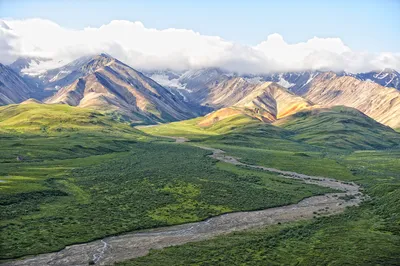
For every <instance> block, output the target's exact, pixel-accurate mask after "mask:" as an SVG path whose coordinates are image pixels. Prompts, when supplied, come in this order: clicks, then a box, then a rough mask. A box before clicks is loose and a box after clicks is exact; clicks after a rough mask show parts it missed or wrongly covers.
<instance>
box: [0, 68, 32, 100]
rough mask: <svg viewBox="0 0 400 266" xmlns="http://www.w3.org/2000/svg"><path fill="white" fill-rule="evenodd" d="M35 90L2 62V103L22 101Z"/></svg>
mask: <svg viewBox="0 0 400 266" xmlns="http://www.w3.org/2000/svg"><path fill="white" fill-rule="evenodd" d="M33 93H34V90H33V89H32V88H31V87H30V86H29V84H27V83H26V82H25V80H24V79H22V78H21V77H20V76H19V75H18V74H17V73H16V72H14V71H13V70H12V69H11V68H10V67H8V66H5V65H3V64H0V105H6V104H11V103H19V102H22V101H24V100H26V99H28V98H30V97H31V96H32V94H33Z"/></svg>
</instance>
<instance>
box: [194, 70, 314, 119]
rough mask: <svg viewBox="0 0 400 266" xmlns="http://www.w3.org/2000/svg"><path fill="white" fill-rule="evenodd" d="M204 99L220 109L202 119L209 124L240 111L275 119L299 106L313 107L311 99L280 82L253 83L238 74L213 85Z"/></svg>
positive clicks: (299, 108)
mask: <svg viewBox="0 0 400 266" xmlns="http://www.w3.org/2000/svg"><path fill="white" fill-rule="evenodd" d="M204 103H205V104H207V105H208V106H211V107H213V108H214V109H218V110H217V111H215V112H213V113H211V114H209V115H207V116H206V117H205V120H204V121H202V122H201V123H200V124H201V125H202V126H210V125H211V124H213V123H215V122H217V121H220V120H223V119H225V118H227V117H231V116H233V115H237V114H244V115H246V116H249V117H252V118H256V119H258V120H260V121H263V122H273V121H276V120H278V119H280V118H282V117H285V116H288V115H291V114H293V113H296V112H298V111H300V110H305V109H311V108H314V105H313V104H312V103H311V102H309V101H307V100H306V99H304V98H302V97H300V96H297V95H295V94H293V93H292V92H290V91H288V90H287V89H286V88H284V87H282V86H280V85H278V84H277V83H273V82H264V83H260V84H254V83H249V82H248V81H246V80H245V79H244V78H237V77H236V78H231V79H229V80H227V81H224V82H222V83H219V84H218V85H217V86H215V87H212V88H211V90H210V93H209V94H208V97H207V98H206V99H205V100H204Z"/></svg>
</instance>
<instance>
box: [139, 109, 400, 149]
mask: <svg viewBox="0 0 400 266" xmlns="http://www.w3.org/2000/svg"><path fill="white" fill-rule="evenodd" d="M204 120H208V118H207V116H206V117H204V118H196V119H192V120H187V121H180V122H174V123H170V124H163V125H159V126H154V127H144V128H141V130H142V131H144V132H146V133H148V134H153V135H164V136H182V137H188V138H189V139H191V140H195V141H205V142H208V143H210V142H216V143H218V144H232V145H240V146H248V147H254V148H274V149H275V148H276V149H280V148H279V147H278V146H279V145H285V146H287V149H291V148H293V147H294V148H295V149H299V146H303V148H300V150H303V149H304V148H305V149H312V148H311V146H313V147H314V148H313V149H321V148H323V149H326V148H330V149H342V150H359V149H386V148H392V147H396V146H398V145H400V134H399V133H398V132H396V131H394V130H393V129H391V128H390V127H387V126H384V125H382V124H380V123H378V122H376V121H375V120H373V119H372V118H370V117H368V116H366V115H364V114H362V113H361V112H359V111H357V110H356V109H353V108H348V107H343V106H338V107H332V108H330V109H327V108H323V109H313V110H308V111H301V112H298V113H296V114H294V115H291V116H289V117H285V118H283V119H280V120H278V121H277V122H275V123H273V124H268V123H262V122H260V121H259V120H257V119H255V118H252V117H250V116H248V115H246V114H243V113H239V114H235V115H233V116H229V117H227V118H224V119H220V120H217V121H215V122H214V123H212V124H211V125H208V126H203V124H204V123H203V121H204ZM291 146H292V147H291ZM281 149H282V147H281Z"/></svg>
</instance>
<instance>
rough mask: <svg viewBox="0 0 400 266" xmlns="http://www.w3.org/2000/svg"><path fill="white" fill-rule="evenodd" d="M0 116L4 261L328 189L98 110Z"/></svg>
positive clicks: (19, 109)
mask: <svg viewBox="0 0 400 266" xmlns="http://www.w3.org/2000/svg"><path fill="white" fill-rule="evenodd" d="M0 113H1V121H0V125H1V134H0V138H1V143H2V146H1V147H0V149H1V153H0V154H1V155H0V166H1V167H0V180H1V182H0V191H1V195H0V208H1V210H0V213H1V222H0V228H1V236H0V238H1V239H0V240H1V241H0V244H1V247H0V250H1V252H0V255H1V258H2V259H10V258H17V257H21V256H24V255H29V254H39V253H44V252H50V251H56V250H60V249H62V248H63V247H65V246H66V245H70V244H74V243H82V242H87V241H90V240H94V239H98V238H102V237H105V236H109V235H116V234H121V233H123V232H129V231H133V230H141V229H146V228H153V227H159V226H166V225H172V224H180V223H187V222H193V221H199V220H204V219H206V218H208V217H211V216H215V215H218V214H221V213H226V212H233V211H240V210H257V209H265V208H269V207H274V206H280V205H287V204H291V203H295V202H298V201H300V200H301V199H303V198H305V197H310V196H312V195H318V194H324V193H326V192H329V191H331V190H330V189H327V188H321V187H318V186H310V185H305V184H303V183H301V182H298V181H295V180H293V181H285V182H281V181H282V180H281V179H280V178H279V177H278V176H277V175H275V174H269V173H264V172H259V171H255V170H249V169H242V168H239V167H235V166H232V165H228V164H225V163H220V162H217V161H215V160H214V159H211V158H210V157H208V156H207V155H208V154H210V152H208V151H205V150H202V149H199V148H196V147H193V146H190V145H185V144H176V143H173V142H171V140H169V139H161V138H159V137H154V136H151V135H148V134H146V133H143V132H141V131H139V130H137V129H135V128H132V127H131V126H130V125H129V124H126V123H124V122H121V121H115V120H113V119H111V118H109V117H108V116H106V115H104V114H101V113H97V112H95V111H88V110H84V109H77V108H73V107H67V106H59V105H54V106H53V105H51V106H49V105H20V106H17V105H13V106H7V107H3V109H0Z"/></svg>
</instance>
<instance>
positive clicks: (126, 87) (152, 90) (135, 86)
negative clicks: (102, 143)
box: [45, 54, 199, 123]
mask: <svg viewBox="0 0 400 266" xmlns="http://www.w3.org/2000/svg"><path fill="white" fill-rule="evenodd" d="M57 71H59V72H58V74H56V75H55V76H54V77H53V78H52V79H51V80H53V81H51V82H54V83H53V84H63V85H64V86H63V87H62V88H60V89H59V90H58V91H57V93H55V94H54V95H53V96H51V97H49V98H48V99H46V100H45V102H46V103H64V104H68V105H71V106H79V107H87V108H92V109H98V110H104V111H108V112H114V113H118V114H119V115H122V116H124V117H126V118H129V119H130V120H132V121H134V122H135V123H143V122H144V123H157V122H168V121H174V120H182V119H187V118H191V117H194V116H198V115H199V113H197V111H196V109H195V108H193V106H191V105H189V104H187V103H185V101H183V100H182V99H181V98H179V97H178V96H176V95H174V94H173V93H171V92H170V91H169V90H168V89H166V88H164V87H162V86H161V85H159V84H158V83H156V82H155V81H153V80H152V79H150V78H148V77H146V76H145V75H143V74H142V73H141V72H139V71H136V70H134V69H133V68H131V67H129V66H128V65H126V64H124V63H122V62H121V61H119V60H117V59H115V58H113V57H111V56H109V55H106V54H100V55H97V56H92V57H84V58H81V59H79V60H76V61H74V62H72V63H71V64H68V65H66V66H65V67H63V68H62V69H61V70H60V69H57V70H55V71H53V72H52V73H53V74H54V73H56V72H57ZM61 71H65V72H68V73H65V72H62V74H63V76H59V74H60V73H61Z"/></svg>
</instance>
